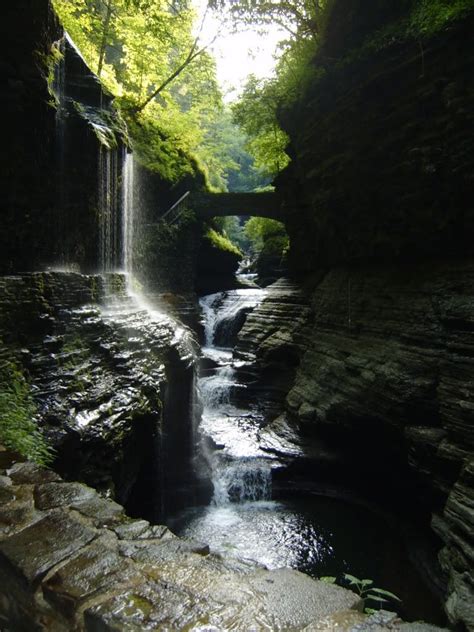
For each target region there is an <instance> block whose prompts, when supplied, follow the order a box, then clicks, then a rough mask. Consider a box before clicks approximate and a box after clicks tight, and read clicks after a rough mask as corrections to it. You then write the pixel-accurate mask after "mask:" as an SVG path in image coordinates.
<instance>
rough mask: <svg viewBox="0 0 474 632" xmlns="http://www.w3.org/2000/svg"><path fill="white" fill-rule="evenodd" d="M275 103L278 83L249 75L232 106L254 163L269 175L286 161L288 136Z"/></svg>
mask: <svg viewBox="0 0 474 632" xmlns="http://www.w3.org/2000/svg"><path fill="white" fill-rule="evenodd" d="M279 103H280V96H279V86H278V83H277V82H276V81H264V80H261V79H257V78H256V77H255V76H254V75H251V76H250V77H249V80H248V82H247V84H246V86H245V88H244V91H243V93H242V95H241V97H240V99H239V101H238V102H237V103H235V104H234V105H233V107H232V112H233V116H234V120H235V122H236V123H238V124H239V125H240V127H241V128H242V129H243V130H244V131H245V133H246V134H247V135H248V137H249V139H250V140H249V141H248V143H247V147H248V149H249V151H250V153H251V154H252V155H253V156H254V157H255V164H256V166H257V167H258V168H260V169H262V170H264V171H266V172H267V173H268V174H269V175H272V176H275V175H276V174H277V173H278V172H279V171H281V169H283V168H284V167H286V165H287V164H288V162H289V158H288V156H287V154H286V153H285V147H286V145H287V142H288V138H287V136H286V134H285V133H284V132H283V131H282V130H281V128H280V126H279V125H278V121H277V117H276V111H277V108H278V105H279Z"/></svg>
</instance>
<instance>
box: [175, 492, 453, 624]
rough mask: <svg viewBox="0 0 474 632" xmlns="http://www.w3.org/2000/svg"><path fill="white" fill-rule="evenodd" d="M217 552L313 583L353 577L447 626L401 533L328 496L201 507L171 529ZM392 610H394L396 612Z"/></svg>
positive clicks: (410, 613) (414, 615)
mask: <svg viewBox="0 0 474 632" xmlns="http://www.w3.org/2000/svg"><path fill="white" fill-rule="evenodd" d="M170 526H171V528H173V529H174V530H175V532H177V533H178V534H179V535H183V536H187V537H190V538H194V539H197V540H200V541H204V542H207V543H208V544H209V545H210V546H211V549H212V550H213V551H216V552H220V553H222V554H225V555H232V556H236V557H240V558H245V559H250V560H253V561H255V562H257V563H260V564H263V565H265V566H267V567H269V568H279V567H282V566H289V567H292V568H296V569H299V570H301V571H303V572H305V573H307V574H309V575H311V576H313V577H322V576H328V575H329V576H337V577H338V578H341V577H342V575H343V574H344V573H350V574H352V575H355V576H356V577H360V578H370V579H373V580H374V582H375V585H376V586H378V587H380V588H385V589H387V590H390V591H392V592H394V593H395V594H397V595H399V596H400V597H401V598H402V600H403V606H402V608H401V614H402V615H403V616H404V617H406V618H408V619H411V620H414V619H418V618H423V619H425V620H428V621H432V622H439V623H442V616H441V614H440V612H439V606H438V604H437V602H436V600H435V599H434V597H433V596H432V595H431V593H430V592H429V591H428V590H427V589H426V588H425V586H424V584H423V583H422V581H421V578H420V577H419V576H418V574H417V572H416V569H415V568H414V566H413V565H412V564H411V563H410V561H409V559H408V557H407V554H406V552H405V549H404V545H403V543H402V541H401V538H400V536H399V535H398V534H397V531H396V530H395V529H394V528H393V527H392V526H391V525H390V524H389V523H388V522H387V521H386V520H385V519H384V518H383V517H382V516H380V515H378V514H376V513H374V512H372V511H370V510H368V509H367V508H366V507H362V506H359V505H355V504H352V503H348V502H343V501H340V500H337V499H333V498H326V497H322V496H309V497H304V498H301V497H298V496H297V497H295V498H293V499H291V500H285V501H282V502H277V501H257V502H243V503H228V504H226V505H221V506H216V505H211V506H208V507H197V508H193V509H189V510H187V511H185V512H183V513H182V514H181V515H179V516H178V517H177V518H176V519H175V520H173V521H172V522H171V524H170ZM392 609H393V608H392Z"/></svg>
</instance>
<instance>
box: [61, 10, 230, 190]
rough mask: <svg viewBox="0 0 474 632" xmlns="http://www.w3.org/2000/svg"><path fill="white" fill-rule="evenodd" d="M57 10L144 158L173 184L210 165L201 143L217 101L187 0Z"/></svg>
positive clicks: (211, 72)
mask: <svg viewBox="0 0 474 632" xmlns="http://www.w3.org/2000/svg"><path fill="white" fill-rule="evenodd" d="M54 5H55V8H56V11H57V12H58V15H59V17H60V18H61V20H62V22H63V24H64V26H65V28H66V29H67V30H68V32H69V34H70V35H71V37H72V39H73V40H74V42H75V43H76V45H77V46H78V47H79V49H80V51H81V53H82V54H83V56H84V58H85V60H86V62H87V64H88V65H89V67H90V68H91V69H92V70H94V71H95V72H96V73H97V74H100V78H101V81H102V82H103V83H104V84H105V86H106V87H107V88H108V89H109V90H110V91H111V92H112V94H114V95H115V96H116V103H117V105H118V107H119V108H120V110H121V112H122V114H123V116H124V118H125V119H126V121H127V123H129V125H130V130H131V135H132V139H133V141H134V144H135V145H136V147H135V148H136V149H138V152H139V154H140V157H141V158H142V161H143V162H144V163H145V164H146V165H147V166H149V167H151V168H153V169H155V170H158V171H160V172H161V175H162V176H163V177H165V178H167V179H170V180H176V179H178V178H179V177H180V176H182V175H184V173H186V172H193V170H194V169H195V166H196V164H199V163H205V160H206V159H207V160H208V161H209V155H208V154H207V153H206V152H205V151H203V152H201V146H202V144H203V140H204V138H205V136H206V131H207V129H208V128H209V127H210V126H211V125H212V124H213V122H214V120H215V119H216V117H218V116H219V115H220V112H221V110H222V97H221V93H220V90H219V87H218V85H217V81H216V75H215V63H214V60H213V58H212V57H211V55H210V54H209V53H208V52H207V49H206V43H202V42H201V35H200V32H199V31H198V34H196V33H195V21H196V14H195V11H194V9H193V6H192V3H191V1H190V0H177V1H176V0H173V1H172V2H169V1H168V0H54ZM186 156H191V157H193V158H194V160H189V159H186Z"/></svg>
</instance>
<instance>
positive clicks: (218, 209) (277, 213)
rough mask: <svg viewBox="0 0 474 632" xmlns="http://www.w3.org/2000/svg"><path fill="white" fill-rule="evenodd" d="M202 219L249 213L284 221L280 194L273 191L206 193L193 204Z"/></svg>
mask: <svg viewBox="0 0 474 632" xmlns="http://www.w3.org/2000/svg"><path fill="white" fill-rule="evenodd" d="M193 209H194V210H195V212H196V215H197V216H198V217H199V218H201V219H209V218H211V217H227V216H230V215H249V216H257V217H268V218H270V219H276V220H279V221H283V213H282V210H281V205H280V200H279V198H278V195H277V194H276V193H274V192H273V191H265V192H263V193H204V194H201V195H199V197H198V198H197V199H196V203H195V204H193Z"/></svg>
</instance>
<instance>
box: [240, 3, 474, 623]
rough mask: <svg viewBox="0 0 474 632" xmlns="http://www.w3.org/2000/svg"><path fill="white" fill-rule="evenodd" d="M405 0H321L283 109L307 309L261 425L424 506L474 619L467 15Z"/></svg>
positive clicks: (312, 456) (289, 219)
mask: <svg viewBox="0 0 474 632" xmlns="http://www.w3.org/2000/svg"><path fill="white" fill-rule="evenodd" d="M413 6H415V5H414V4H413V3H412V4H410V3H404V2H391V1H390V0H380V1H379V2H377V3H371V4H370V7H369V5H367V6H365V4H364V3H361V2H359V0H339V1H337V2H334V3H333V5H332V9H331V12H330V15H329V22H328V24H327V29H326V33H325V36H324V38H323V40H324V41H323V43H322V47H321V49H320V51H319V53H318V54H317V56H316V58H315V60H314V66H313V69H312V70H310V71H309V72H310V73H312V81H310V82H309V84H308V86H307V88H306V89H305V92H304V94H302V95H301V97H300V98H299V99H298V101H297V102H296V103H295V104H293V106H291V108H288V109H287V110H284V111H282V112H281V122H282V125H283V127H284V128H285V130H286V131H287V132H288V133H289V135H290V139H291V142H290V146H289V153H290V155H291V157H292V162H291V164H290V166H289V167H288V168H287V169H286V171H285V172H283V174H282V175H281V176H280V177H279V178H278V181H277V192H278V193H279V194H280V196H281V197H282V198H284V200H285V212H286V224H287V230H288V232H289V235H290V241H291V251H290V266H291V269H292V271H293V272H294V273H296V274H299V275H301V276H303V277H304V285H305V287H306V288H307V290H308V295H309V296H310V302H311V307H312V310H311V311H312V319H313V322H312V323H309V324H308V326H307V327H306V328H303V329H302V330H301V331H302V334H303V335H302V337H301V336H299V342H298V344H297V346H298V348H299V356H298V357H299V358H300V363H299V365H298V368H297V370H296V374H295V379H294V383H293V386H292V387H291V388H290V391H289V393H288V396H287V398H286V404H285V411H284V416H283V417H280V418H279V419H278V420H277V421H276V422H274V423H273V424H271V425H270V426H269V427H268V429H267V430H266V434H267V436H268V445H269V448H271V446H272V441H271V439H272V433H273V434H275V433H276V434H277V435H279V436H280V437H283V438H284V437H287V438H290V439H291V440H292V441H294V442H295V443H298V446H297V448H295V449H294V450H293V454H294V455H298V454H299V455H300V456H301V455H304V456H306V457H307V458H308V459H309V462H311V463H312V465H310V466H309V471H310V472H311V471H312V473H313V476H314V477H318V476H319V475H320V473H321V472H327V471H328V469H329V471H333V472H334V471H335V470H336V471H337V472H338V474H339V475H340V479H343V478H344V473H345V476H346V478H347V473H348V472H350V473H351V477H352V478H354V479H355V478H357V477H358V476H359V475H361V474H365V476H366V480H367V484H368V486H369V488H370V489H372V491H374V490H376V493H378V494H379V495H380V497H383V495H384V494H386V493H387V492H388V493H390V494H398V495H400V493H401V495H402V496H404V497H405V498H406V499H411V500H412V502H414V503H415V504H416V505H417V506H418V509H423V511H425V512H428V513H429V514H431V516H432V518H431V523H432V529H433V531H434V532H435V533H436V534H437V535H438V536H439V537H440V538H441V540H440V545H439V546H440V547H442V550H441V553H440V561H441V565H442V567H443V569H444V572H445V578H446V579H447V580H448V588H447V593H446V610H447V612H448V614H449V617H450V620H451V622H452V623H454V624H458V625H460V627H461V629H468V630H472V629H474V611H473V609H472V603H473V601H474V597H473V585H474V578H473V575H472V572H473V571H472V569H473V556H472V554H471V552H472V531H473V526H474V513H473V504H472V498H473V488H472V475H471V474H472V472H471V470H472V459H473V454H474V442H473V430H472V429H473V418H474V417H473V400H474V393H473V391H472V375H473V372H474V366H473V363H472V344H473V340H472V334H473V330H474V325H473V322H472V310H473V306H474V277H473V263H472V256H473V249H472V244H473V243H474V242H473V236H474V235H473V226H474V222H473V219H474V218H473V214H474V204H473V200H474V196H473V193H474V179H473V175H472V174H473V168H474V163H473V154H472V151H471V145H472V135H473V132H474V119H473V111H474V108H473V105H474V75H473V73H472V65H473V61H474V46H473V39H472V36H471V34H472V28H473V24H474V22H473V19H474V18H473V13H472V11H468V10H466V11H465V12H464V14H463V16H461V17H459V19H458V20H455V21H450V22H448V21H446V22H445V23H444V26H443V27H442V28H440V29H438V30H436V32H435V31H434V30H433V32H432V34H431V35H428V34H427V33H428V31H429V29H428V28H424V29H419V30H418V31H416V28H418V27H419V25H418V27H413V26H412V27H411V31H410V28H409V24H410V20H411V19H412V14H411V13H410V11H412V9H413ZM427 7H428V4H427V5H426V6H425V9H427ZM438 8H439V7H438ZM436 10H437V7H435V6H434V7H433V8H432V11H433V12H435V11H436ZM429 18H432V15H431V14H430V15H429V16H427V17H426V19H429ZM262 307H263V306H262ZM268 308H269V305H267V307H266V309H268ZM263 309H265V307H263ZM262 313H263V312H262ZM254 318H255V319H257V320H258V316H257V315H255V316H254ZM267 320H268V319H267ZM283 330H286V329H285V326H284V325H283ZM263 331H267V330H266V327H265V326H263ZM243 337H244V339H245V331H244V332H243ZM291 337H292V339H293V340H295V341H296V340H297V338H295V335H294V334H292V335H291ZM259 346H260V347H261V346H262V343H261V341H260V342H259ZM291 453H292V449H291V446H289V448H288V454H291ZM338 455H339V457H340V456H341V455H342V458H339V457H338ZM335 466H336V467H335ZM331 468H332V470H331ZM304 471H305V475H308V469H305V470H304ZM310 475H311V474H310ZM371 481H373V482H371Z"/></svg>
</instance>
